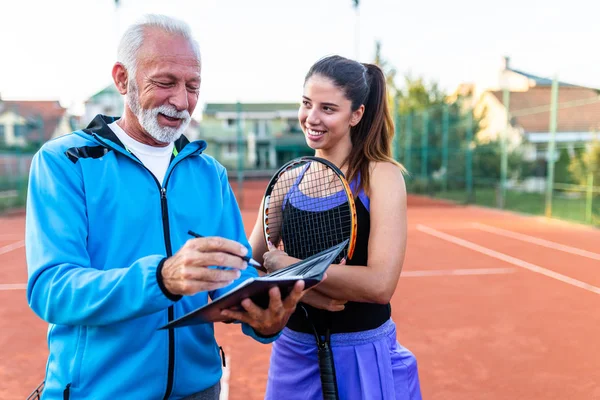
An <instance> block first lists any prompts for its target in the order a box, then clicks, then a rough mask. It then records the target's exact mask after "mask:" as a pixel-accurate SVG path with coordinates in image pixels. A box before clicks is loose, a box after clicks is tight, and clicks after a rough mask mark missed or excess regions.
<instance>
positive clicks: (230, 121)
mask: <svg viewBox="0 0 600 400" xmlns="http://www.w3.org/2000/svg"><path fill="white" fill-rule="evenodd" d="M223 124H224V125H225V127H226V128H235V127H236V126H237V119H235V118H227V119H226V120H224V121H223Z"/></svg>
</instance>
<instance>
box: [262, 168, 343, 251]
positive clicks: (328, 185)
mask: <svg viewBox="0 0 600 400" xmlns="http://www.w3.org/2000/svg"><path fill="white" fill-rule="evenodd" d="M311 164H316V163H301V164H298V165H296V166H295V167H294V168H290V169H288V170H286V172H285V173H283V174H282V175H281V176H280V179H279V180H278V181H277V182H276V183H275V185H274V187H273V190H272V194H271V198H276V199H280V204H281V206H280V207H270V208H269V210H268V225H269V229H270V232H269V233H270V235H271V237H273V238H274V239H275V240H276V242H277V243H276V244H277V246H278V247H279V248H280V249H282V250H284V251H285V252H286V253H288V254H289V255H290V256H293V257H297V258H301V259H303V258H306V257H308V256H311V255H313V254H316V253H318V252H320V251H322V250H325V249H327V248H329V247H331V246H334V245H336V244H338V243H340V242H342V241H343V240H345V239H347V238H349V237H350V234H351V227H352V213H351V207H350V205H349V199H348V194H347V192H346V190H345V186H344V184H343V183H342V181H341V180H340V178H339V177H338V175H337V174H335V173H334V172H333V171H332V170H330V169H329V168H327V167H325V166H323V167H322V168H317V167H316V165H311ZM350 196H351V194H350ZM345 256H346V254H345V253H342V254H340V256H339V257H338V260H336V261H337V262H339V260H341V259H342V258H343V257H345Z"/></svg>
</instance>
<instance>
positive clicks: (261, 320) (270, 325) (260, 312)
mask: <svg viewBox="0 0 600 400" xmlns="http://www.w3.org/2000/svg"><path fill="white" fill-rule="evenodd" d="M304 293H305V291H304V281H298V282H296V284H295V285H294V288H293V289H292V291H291V292H290V294H289V295H288V296H287V297H286V298H285V300H283V301H281V293H280V291H279V288H278V287H273V288H271V289H270V290H269V308H267V309H263V308H261V307H259V306H257V305H256V304H254V302H252V300H250V299H244V300H243V301H242V307H243V308H244V311H234V310H232V309H229V310H223V311H221V315H222V316H223V317H225V318H226V319H234V320H237V321H241V322H245V323H247V324H248V325H250V326H251V327H252V328H253V329H254V331H255V332H257V333H258V334H259V335H262V336H273V335H275V334H277V333H279V331H281V330H282V329H283V328H284V327H285V325H286V324H287V322H288V320H289V319H290V316H291V315H292V313H293V312H294V310H295V309H296V305H297V304H298V302H299V301H300V299H301V298H302V296H303V295H304Z"/></svg>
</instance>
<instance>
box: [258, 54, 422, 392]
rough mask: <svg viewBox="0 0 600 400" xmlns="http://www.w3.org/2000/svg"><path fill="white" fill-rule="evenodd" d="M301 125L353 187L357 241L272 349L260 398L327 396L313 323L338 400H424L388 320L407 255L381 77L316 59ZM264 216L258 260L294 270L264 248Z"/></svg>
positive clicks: (399, 171) (398, 170) (285, 258)
mask: <svg viewBox="0 0 600 400" xmlns="http://www.w3.org/2000/svg"><path fill="white" fill-rule="evenodd" d="M298 118H299V121H300V125H301V127H302V130H303V132H304V134H305V136H306V142H307V143H308V145H309V146H310V147H311V148H312V149H314V150H315V155H316V156H317V157H322V158H325V159H327V160H329V161H330V162H332V163H334V164H335V165H337V166H338V167H339V168H340V169H341V170H342V171H343V172H344V174H345V176H346V178H347V179H348V182H350V185H351V187H352V189H353V192H354V193H355V202H356V208H357V219H358V235H357V242H356V248H355V251H354V255H353V257H352V258H351V259H348V260H346V261H345V262H344V264H345V265H332V266H331V267H330V268H329V269H328V271H327V276H328V277H327V279H326V280H325V281H324V282H323V283H322V284H320V285H318V286H317V287H316V288H315V289H313V290H311V291H309V292H307V294H306V295H305V296H304V298H303V299H302V303H301V305H299V306H298V307H297V309H296V312H295V313H294V314H293V315H292V317H291V318H290V320H289V322H288V324H287V327H286V328H285V329H284V331H283V334H282V335H281V337H280V338H279V339H278V340H277V341H276V342H275V343H274V344H273V349H272V353H271V364H270V369H269V378H268V383H267V391H266V396H265V398H266V399H301V400H313V399H315V400H316V399H322V398H323V397H322V391H321V381H320V377H319V365H318V359H317V347H316V340H315V337H314V334H313V332H314V330H313V326H314V328H316V330H317V332H318V334H319V335H321V336H325V335H326V333H327V332H329V333H330V334H331V336H330V342H331V347H332V351H333V358H334V364H335V370H336V379H337V385H338V392H339V396H340V399H342V400H346V399H395V400H416V399H421V391H420V386H419V378H418V372H417V362H416V359H415V357H414V355H413V354H412V353H411V352H410V351H409V350H407V349H406V348H404V347H402V346H401V345H400V344H399V343H398V342H397V340H396V327H395V324H394V322H393V321H392V319H391V308H390V299H391V297H392V295H393V294H394V291H395V289H396V285H397V283H398V279H399V277H400V272H401V270H402V263H403V261H404V253H405V248H406V188H405V184H404V179H403V168H402V166H401V165H399V164H398V163H397V162H395V161H394V160H393V159H392V158H391V156H390V148H391V140H392V137H393V133H394V130H393V124H392V120H391V118H390V114H389V110H388V104H387V93H386V83H385V76H384V74H383V72H382V71H381V69H380V68H379V67H378V66H376V65H373V64H361V63H358V62H356V61H353V60H349V59H346V58H343V57H339V56H331V57H327V58H324V59H321V60H319V61H318V62H317V63H315V64H314V65H313V66H312V67H311V69H310V70H309V72H308V74H307V75H306V78H305V81H304V95H303V96H302V105H301V106H300V110H299V112H298ZM261 215H262V212H260V213H259V218H258V219H257V221H256V225H255V227H254V230H253V232H252V235H251V237H250V244H251V246H252V248H253V252H254V255H255V257H256V258H257V259H258V260H259V261H262V262H263V264H264V266H265V267H266V268H267V269H268V270H269V271H273V270H277V269H279V268H282V267H285V266H287V265H289V264H291V263H292V262H294V261H295V259H294V258H292V257H291V256H293V254H290V255H287V254H286V253H284V252H282V251H280V250H276V249H274V248H271V249H267V245H266V244H265V241H264V238H263V232H262V219H261ZM307 229H308V228H307ZM268 250H270V251H268ZM263 253H264V255H263Z"/></svg>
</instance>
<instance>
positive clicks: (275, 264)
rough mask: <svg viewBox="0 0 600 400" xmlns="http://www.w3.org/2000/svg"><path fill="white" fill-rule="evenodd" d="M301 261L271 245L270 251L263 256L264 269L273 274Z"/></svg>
mask: <svg viewBox="0 0 600 400" xmlns="http://www.w3.org/2000/svg"><path fill="white" fill-rule="evenodd" d="M298 261H300V260H299V259H297V258H294V257H290V256H288V255H287V253H286V252H285V251H283V250H279V249H277V248H276V247H275V246H273V245H272V244H270V243H269V251H267V252H266V253H265V254H264V255H263V267H265V268H266V269H267V271H269V273H271V272H275V271H277V270H279V269H282V268H285V267H287V266H289V265H292V264H294V263H296V262H298Z"/></svg>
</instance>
